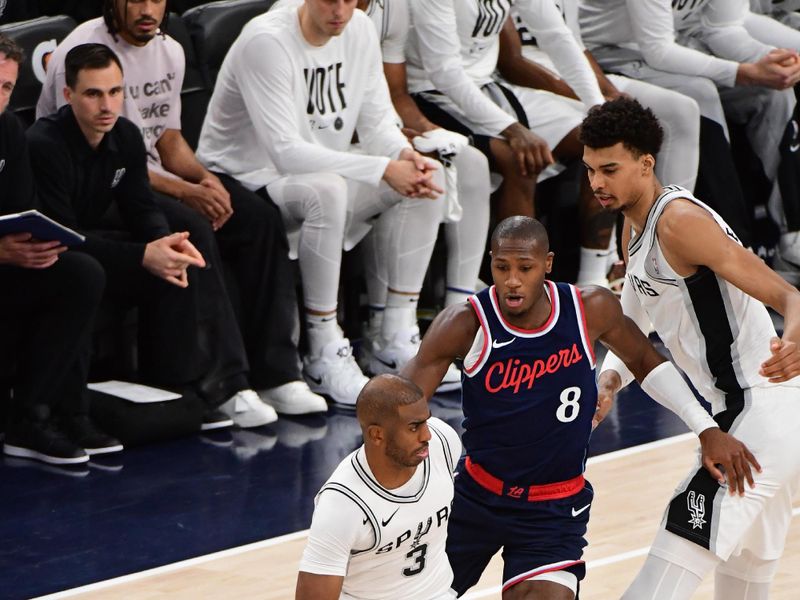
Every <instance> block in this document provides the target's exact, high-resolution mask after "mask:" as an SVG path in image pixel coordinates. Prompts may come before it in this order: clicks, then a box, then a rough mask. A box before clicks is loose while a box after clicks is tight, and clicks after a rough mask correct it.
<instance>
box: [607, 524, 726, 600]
mask: <svg viewBox="0 0 800 600" xmlns="http://www.w3.org/2000/svg"><path fill="white" fill-rule="evenodd" d="M719 562H720V560H719V558H717V556H715V555H714V554H712V553H711V552H709V551H708V550H706V549H705V548H702V547H700V546H698V545H697V544H694V543H692V542H690V541H688V540H686V539H684V538H682V537H679V536H677V535H675V534H674V533H670V532H669V531H665V530H663V529H662V530H660V531H659V532H658V533H657V534H656V538H655V540H653V546H652V547H651V548H650V554H649V555H648V556H647V560H646V561H645V563H644V565H643V566H642V568H641V570H640V571H639V573H638V574H637V575H636V578H635V579H634V580H633V583H631V585H630V587H629V588H628V589H627V590H626V592H625V594H623V596H622V598H623V600H641V599H642V598H647V599H648V600H689V599H690V598H691V597H692V594H694V592H695V590H696V589H697V588H698V586H699V585H700V583H701V582H702V581H703V578H704V577H705V576H706V574H708V573H709V572H710V571H711V570H712V569H714V567H715V566H716V565H718V564H719Z"/></svg>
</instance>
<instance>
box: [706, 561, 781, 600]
mask: <svg viewBox="0 0 800 600" xmlns="http://www.w3.org/2000/svg"><path fill="white" fill-rule="evenodd" d="M777 571H778V560H763V559H760V558H758V557H756V556H755V555H754V554H753V553H751V552H750V551H748V550H744V551H743V552H742V553H741V554H739V555H737V556H732V557H730V558H729V559H728V560H727V561H725V562H724V563H722V564H720V565H719V566H718V567H717V570H716V574H715V577H714V598H715V600H768V598H769V587H770V584H771V583H772V580H773V579H774V578H775V573H777Z"/></svg>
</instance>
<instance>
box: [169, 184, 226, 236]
mask: <svg viewBox="0 0 800 600" xmlns="http://www.w3.org/2000/svg"><path fill="white" fill-rule="evenodd" d="M215 179H216V178H215ZM218 181H219V180H217V183H218ZM182 187H183V190H182V194H181V201H182V202H183V203H184V204H186V205H188V206H190V207H191V208H193V209H194V210H196V211H197V212H199V213H200V214H201V215H203V216H205V217H206V218H207V219H208V220H209V221H211V226H212V227H213V228H214V230H217V229H219V228H220V227H222V225H223V224H224V223H225V222H226V221H227V220H228V219H229V218H230V217H231V215H232V214H233V209H232V208H231V199H230V196H229V195H228V192H227V190H226V189H225V188H223V187H222V184H219V187H220V188H221V190H220V189H218V188H217V186H216V185H215V183H214V182H212V181H211V180H209V179H203V180H202V181H201V182H200V183H191V182H188V181H186V182H184V185H183V186H182Z"/></svg>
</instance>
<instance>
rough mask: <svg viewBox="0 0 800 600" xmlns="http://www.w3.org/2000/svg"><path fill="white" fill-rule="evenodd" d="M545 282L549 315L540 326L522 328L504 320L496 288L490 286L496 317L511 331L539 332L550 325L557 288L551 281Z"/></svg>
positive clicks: (554, 307)
mask: <svg viewBox="0 0 800 600" xmlns="http://www.w3.org/2000/svg"><path fill="white" fill-rule="evenodd" d="M545 283H546V284H547V285H548V286H549V287H550V316H549V317H547V321H545V322H544V325H542V326H541V327H537V328H536V329H522V328H521V327H515V326H514V325H512V324H511V323H509V322H508V321H507V320H506V318H505V316H504V315H503V311H502V310H501V309H500V301H499V300H498V298H497V288H496V287H495V286H492V289H491V294H492V299H493V300H494V303H493V304H494V307H495V308H496V309H497V310H495V313H497V317H498V318H499V319H500V320H501V321H502V322H503V325H505V326H506V327H508V328H509V329H511V330H513V331H517V332H519V333H527V334H530V333H541V332H542V331H544V330H545V329H547V328H548V327H550V324H551V323H552V322H553V318H554V317H555V316H556V302H558V301H559V300H558V290H556V285H555V284H554V283H553V282H552V281H549V280H547V279H545Z"/></svg>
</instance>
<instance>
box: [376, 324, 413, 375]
mask: <svg viewBox="0 0 800 600" xmlns="http://www.w3.org/2000/svg"><path fill="white" fill-rule="evenodd" d="M418 351H419V327H417V326H416V325H414V327H411V328H410V329H403V330H401V331H398V332H397V333H395V334H394V337H393V338H392V341H391V342H389V343H388V344H386V345H385V346H383V347H382V348H379V347H377V344H373V346H372V357H371V358H370V361H369V370H370V372H371V373H372V374H373V375H382V374H384V373H392V374H397V373H399V372H400V369H402V368H403V366H404V365H405V364H406V363H407V362H408V361H409V360H411V359H412V358H414V357H415V356H416V355H417V352H418Z"/></svg>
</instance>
